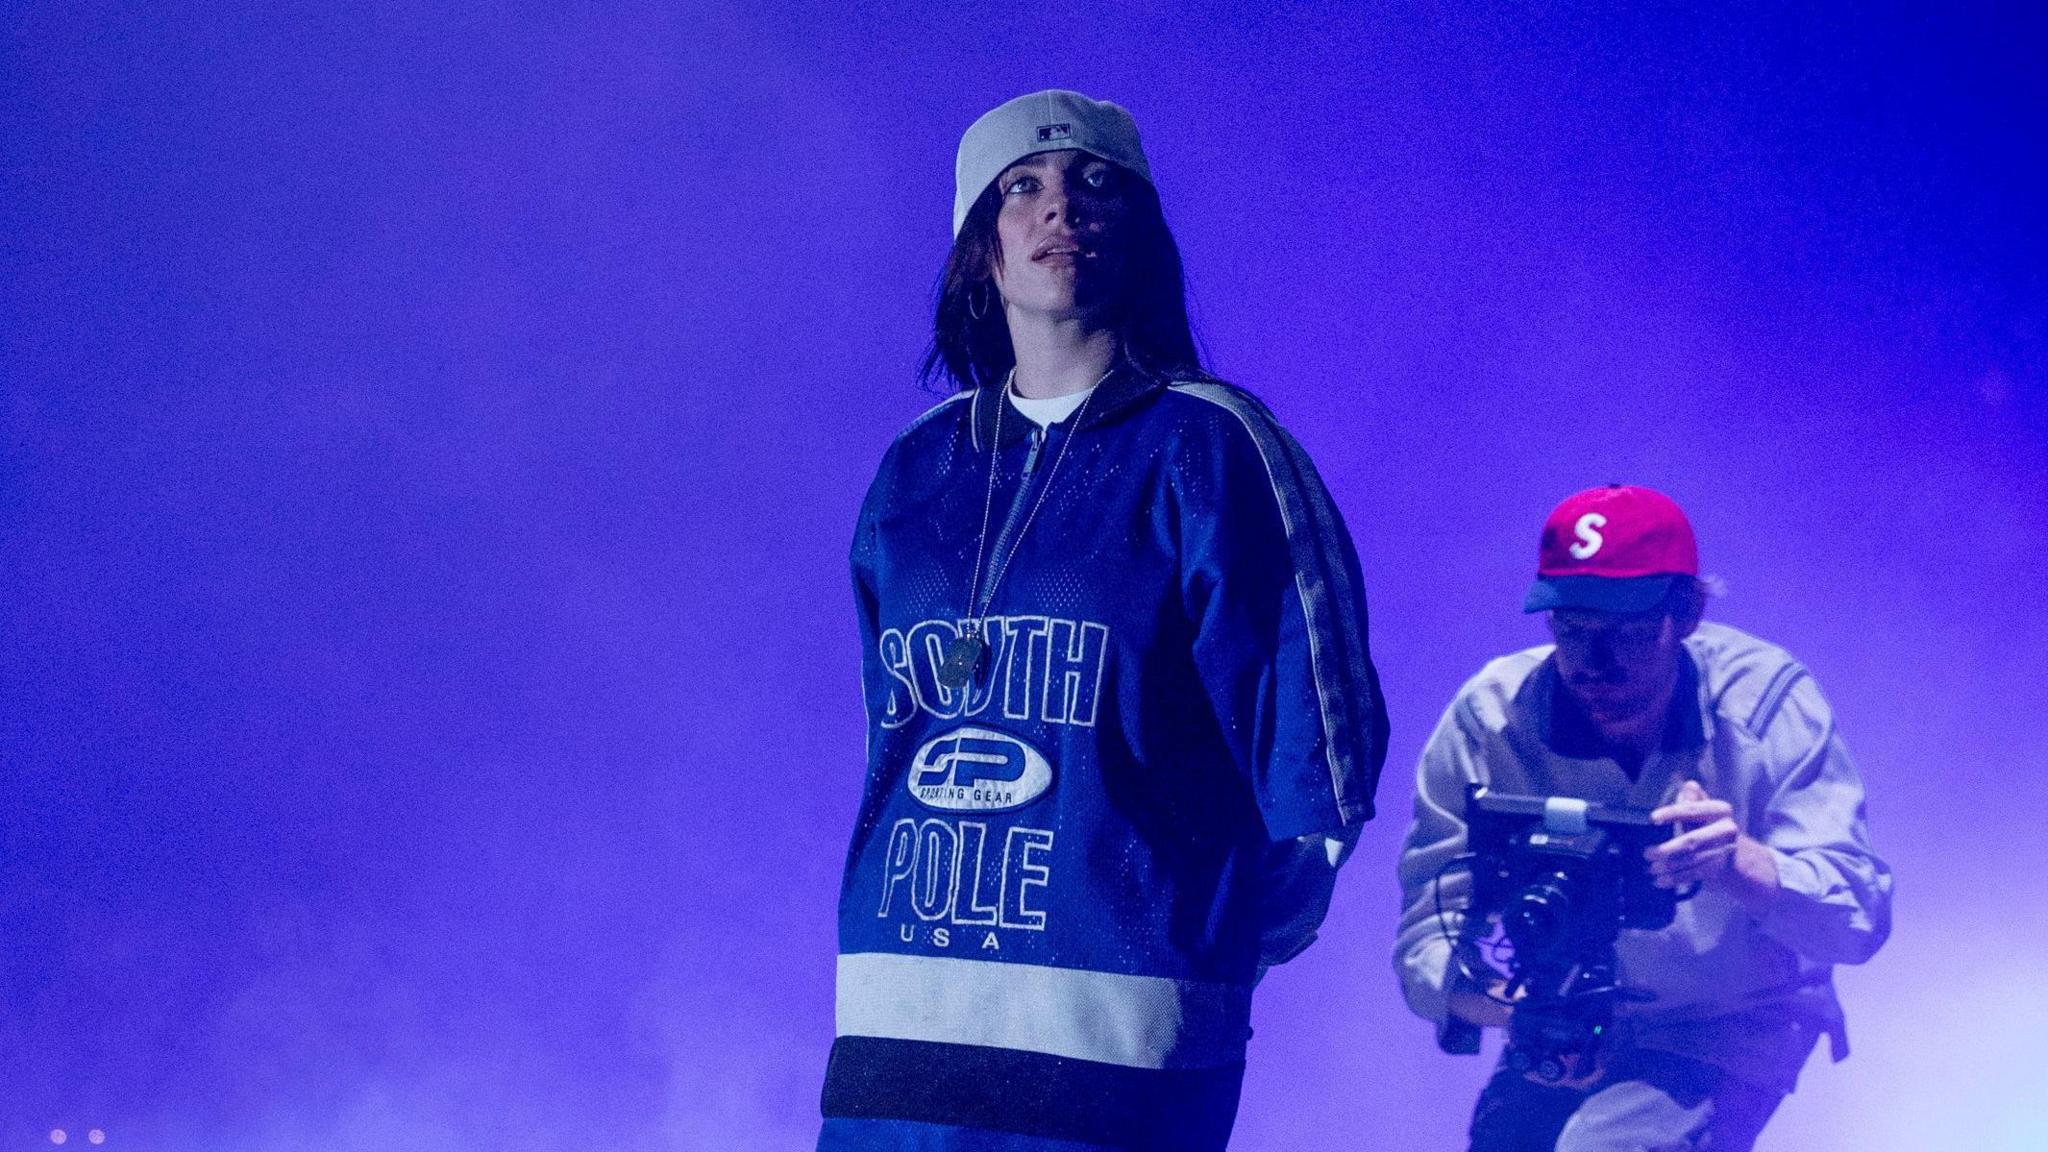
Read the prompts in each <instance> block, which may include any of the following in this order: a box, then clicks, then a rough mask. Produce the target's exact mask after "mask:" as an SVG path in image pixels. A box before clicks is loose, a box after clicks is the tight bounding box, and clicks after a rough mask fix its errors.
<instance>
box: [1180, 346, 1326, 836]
mask: <svg viewBox="0 0 2048 1152" xmlns="http://www.w3.org/2000/svg"><path fill="white" fill-rule="evenodd" d="M1171 387H1172V389H1173V390H1174V391H1175V392H1180V393H1183V394H1185V395H1188V396H1193V397H1195V398H1196V399H1198V400H1206V401H1208V402H1209V403H1211V404H1214V405H1216V406H1217V407H1218V408H1221V409H1223V410H1224V411H1225V412H1228V413H1230V414H1231V415H1232V416H1235V417H1237V422H1238V423H1239V424H1242V425H1244V430H1245V434H1246V435H1248V436H1250V437H1251V438H1252V447H1253V448H1255V449H1257V450H1258V453H1259V463H1261V464H1264V465H1265V466H1266V483H1267V485H1269V486H1270V487H1271V488H1272V489H1273V503H1274V505H1275V506H1276V507H1278V509H1279V511H1280V528H1281V530H1282V531H1284V532H1285V533H1286V534H1287V542H1288V546H1289V549H1290V551H1291V550H1292V548H1293V546H1294V542H1295V539H1296V537H1295V530H1294V522H1293V520H1292V519H1291V518H1290V517H1289V516H1288V515H1287V496H1286V494H1285V493H1283V492H1281V490H1280V477H1279V476H1278V475H1276V474H1275V473H1274V472H1273V461H1272V459H1271V458H1270V457H1268V456H1267V455H1266V444H1265V441H1264V440H1263V439H1261V438H1260V436H1259V430H1258V429H1256V428H1254V427H1252V422H1251V418H1250V417H1249V416H1247V415H1245V413H1244V410H1243V406H1242V405H1240V404H1238V403H1236V402H1235V399H1234V398H1233V397H1231V395H1230V393H1229V392H1228V391H1227V390H1225V389H1223V388H1220V387H1218V386H1217V385H1214V384H1200V383H1194V382H1187V383H1181V384H1174V385H1172V386H1171ZM1307 503H1308V502H1307V501H1306V500H1304V501H1302V504H1303V506H1304V507H1306V505H1307ZM1310 514H1311V515H1313V514H1314V513H1313V511H1312V510H1311V512H1310ZM1288 559H1289V560H1290V561H1292V560H1293V557H1292V556H1290V557H1289V558H1288ZM1309 562H1310V563H1315V562H1316V557H1314V556H1311V557H1310V560H1309ZM1294 591H1295V594H1296V595H1298V596H1299V597H1300V598H1301V615H1302V624H1303V628H1304V630H1305V631H1306V632H1307V633H1308V668H1309V675H1310V676H1311V677H1312V678H1313V679H1314V680H1315V682H1316V706H1317V708H1318V710H1320V711H1321V712H1322V721H1323V757H1324V759H1325V760H1326V761H1327V762H1328V765H1329V769H1330V796H1331V798H1332V799H1334V800H1335V801H1336V803H1337V809H1338V811H1340V812H1341V811H1343V810H1344V767H1343V765H1341V764H1339V763H1338V762H1337V756H1338V750H1337V741H1336V739H1335V736H1336V732H1337V725H1336V724H1334V723H1332V717H1333V715H1334V709H1335V706H1334V705H1333V704H1332V703H1331V700H1330V690H1329V687H1328V685H1326V684H1325V683H1324V682H1323V655H1322V646H1321V645H1319V644H1317V643H1316V617H1315V610H1314V604H1315V597H1314V593H1313V592H1312V591H1311V589H1310V588H1309V585H1308V582H1307V580H1306V579H1305V578H1304V575H1303V573H1302V570H1301V567H1300V566H1299V565H1296V566H1295V569H1294Z"/></svg>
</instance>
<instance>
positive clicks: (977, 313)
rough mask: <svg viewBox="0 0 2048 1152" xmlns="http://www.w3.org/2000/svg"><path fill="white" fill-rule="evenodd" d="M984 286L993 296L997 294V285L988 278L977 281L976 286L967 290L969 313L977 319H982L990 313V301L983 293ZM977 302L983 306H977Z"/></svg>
mask: <svg viewBox="0 0 2048 1152" xmlns="http://www.w3.org/2000/svg"><path fill="white" fill-rule="evenodd" d="M984 288H986V289H988V290H989V295H991V296H993V295H994V294H995V286H994V285H992V284H990V283H989V282H988V281H986V280H977V281H975V282H974V287H972V288H969V289H968V290H967V315H969V316H970V317H972V318H974V319H976V320H980V319H982V318H983V317H985V316H987V315H988V310H989V301H988V299H987V298H986V297H984V296H983V295H982V294H981V292H982V289H984ZM977 303H978V304H980V305H981V307H979V308H976V307H975V305H976V304H977Z"/></svg>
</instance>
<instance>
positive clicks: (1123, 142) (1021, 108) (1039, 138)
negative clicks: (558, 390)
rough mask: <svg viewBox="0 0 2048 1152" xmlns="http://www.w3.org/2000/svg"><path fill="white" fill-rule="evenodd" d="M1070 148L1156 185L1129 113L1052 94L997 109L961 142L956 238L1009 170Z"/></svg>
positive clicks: (1063, 92) (1071, 94) (1059, 90)
mask: <svg viewBox="0 0 2048 1152" xmlns="http://www.w3.org/2000/svg"><path fill="white" fill-rule="evenodd" d="M1070 148H1078V149H1080V150H1081V151H1083V152H1087V153H1090V154H1092V155H1095V156H1100V157H1102V158H1103V159H1104V160H1108V161H1111V162H1113V163H1117V164H1121V165H1123V166H1124V167H1126V168H1129V169H1130V170H1131V171H1133V172H1136V173H1137V174H1138V175H1140V176H1142V177H1144V178H1145V182H1146V183H1147V184H1150V183H1151V182H1152V166H1151V165H1150V164H1148V163H1146V162H1145V148H1144V146H1143V145H1141V144H1140V143H1138V125H1137V122H1136V121H1134V120H1132V119H1131V114H1130V113H1129V112H1126V111H1124V110H1123V109H1122V108H1119V107H1117V106H1116V105H1115V104H1111V103H1109V102H1107V101H1104V100H1090V99H1089V98H1088V97H1086V96H1083V95H1081V94H1080V93H1079V92H1069V91H1067V90H1066V89H1064V88H1048V89H1046V90H1045V91H1043V92H1033V93H1032V94H1031V95H1029V96H1019V97H1017V98H1016V99H1015V100H1012V101H1010V102H1008V103H1006V104H1002V105H999V106H997V107H996V108H994V109H991V110H990V111H988V112H986V113H984V114H983V115H982V117H981V119H979V120H976V121H975V122H974V124H973V125H972V126H971V127H969V128H968V129H967V134H966V135H964V136H962V137H960V154H959V156H958V157H957V158H956V159H955V160H954V162H953V235H954V236H956V237H957V236H959V235H960V226H961V225H963V224H965V223H967V212H968V210H969V209H971V208H973V207H974V202H975V201H976V200H978V199H980V198H981V194H982V191H983V190H984V189H986V188H987V187H988V186H989V182H990V181H991V180H994V179H995V178H996V177H998V176H1000V175H1002V174H1003V169H1005V168H1008V167H1009V166H1010V165H1012V164H1015V163H1016V162H1017V161H1019V160H1022V159H1023V158H1024V157H1026V156H1031V155H1034V154H1036V153H1039V152H1060V151H1065V150H1067V149H1070Z"/></svg>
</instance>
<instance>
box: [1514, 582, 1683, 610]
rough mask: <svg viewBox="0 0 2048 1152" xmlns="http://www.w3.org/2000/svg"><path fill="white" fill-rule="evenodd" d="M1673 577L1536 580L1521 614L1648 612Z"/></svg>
mask: <svg viewBox="0 0 2048 1152" xmlns="http://www.w3.org/2000/svg"><path fill="white" fill-rule="evenodd" d="M1676 579H1678V577H1676V576H1629V577H1623V578H1617V577H1613V576H1538V577H1537V578H1536V583H1534V584H1532V585H1530V586H1529V595H1528V597H1527V598H1526V599H1524V600H1523V601H1522V611H1524V612H1549V611H1551V610H1552V609H1556V608H1585V609H1589V610H1591V611H1594V612H1622V613H1629V612H1648V611H1649V610H1650V609H1652V608H1655V607H1656V606H1657V605H1658V604H1659V603H1661V602H1662V601H1663V599H1664V594H1665V593H1667V592H1669V591H1671V582H1672V581H1673V580H1676Z"/></svg>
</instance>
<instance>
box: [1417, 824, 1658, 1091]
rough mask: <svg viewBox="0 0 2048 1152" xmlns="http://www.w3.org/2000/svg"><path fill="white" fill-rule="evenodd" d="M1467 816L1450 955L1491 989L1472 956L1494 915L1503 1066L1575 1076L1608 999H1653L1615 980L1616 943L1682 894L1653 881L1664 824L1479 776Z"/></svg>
mask: <svg viewBox="0 0 2048 1152" xmlns="http://www.w3.org/2000/svg"><path fill="white" fill-rule="evenodd" d="M1465 825H1466V828H1467V846H1468V855H1469V860H1470V864H1471V869H1472V903H1471V907H1470V909H1469V910H1468V915H1467V916H1466V918H1465V925H1464V930H1463V931H1462V932H1461V933H1460V934H1459V940H1458V941H1457V946H1456V948H1455V950H1454V953H1453V955H1454V957H1455V958H1456V959H1457V962H1458V964H1459V965H1460V966H1461V970H1462V971H1465V972H1466V974H1467V975H1468V976H1471V978H1473V979H1474V980H1478V981H1479V983H1480V987H1482V988H1484V987H1489V986H1490V985H1491V983H1492V981H1491V980H1490V979H1480V977H1479V976H1474V975H1472V973H1471V971H1470V962H1469V958H1470V957H1473V956H1476V955H1479V954H1480V951H1481V949H1480V944H1481V941H1482V940H1484V939H1485V938H1486V937H1487V936H1489V935H1490V934H1491V925H1492V924H1493V923H1494V922H1495V921H1496V920H1497V921H1498V923H1499V925H1500V934H1501V936H1503V937H1505V939H1506V943H1507V945H1508V949H1509V951H1510V955H1509V956H1508V960H1507V973H1506V976H1507V989H1506V992H1507V997H1508V999H1509V1000H1511V1001H1512V1002H1513V1005H1514V1015H1513V1018H1512V1021H1513V1022H1512V1024H1511V1025H1510V1028H1509V1032H1508V1050H1507V1061H1508V1066H1509V1067H1511V1068H1513V1069H1515V1070H1516V1071H1518V1072H1523V1073H1526V1074H1528V1075H1530V1076H1531V1077H1533V1078H1535V1079H1537V1080H1541V1081H1543V1082H1545V1083H1556V1082H1558V1081H1560V1080H1564V1079H1566V1078H1568V1077H1571V1076H1574V1075H1577V1074H1580V1073H1581V1072H1582V1071H1583V1070H1584V1068H1585V1067H1587V1066H1588V1065H1589V1064H1590V1061H1591V1059H1592V1058H1593V1057H1594V1055H1595V1054H1596V1053H1597V1050H1598V1049H1599V1046H1600V1044H1601V1042H1602V1040H1603V1039H1605V1037H1606V1035H1607V1032H1608V1030H1609V1028H1610V1027H1611V1026H1612V1025H1613V1023H1614V1009H1615V1005H1616V1003H1617V1002H1618V1001H1621V1000H1624V999H1629V1000H1643V999H1648V998H1649V997H1648V994H1647V993H1643V992H1638V991H1631V990H1629V989H1625V988H1622V987H1620V985H1619V984H1618V983H1617V982H1616V976H1615V956H1614V945H1615V941H1616V940H1617V939H1618V938H1619V936H1620V934H1621V930H1622V929H1624V928H1635V929H1647V930H1654V929H1658V928H1663V927H1665V926H1667V925H1669V924H1670V923H1671V920H1672V917H1674V916H1675V915H1677V912H1678V901H1679V900H1680V899H1682V898H1683V897H1681V896H1680V895H1679V894H1678V893H1676V892H1674V891H1672V890H1671V889H1668V888H1659V887H1658V886H1657V885H1656V883H1655V882H1654V881H1653V880H1652V878H1651V876H1650V871H1649V865H1648V864H1647V863H1645V862H1644V860H1643V851H1644V849H1647V848H1649V847H1650V846H1651V845H1653V844H1656V843H1658V842H1660V841H1662V840H1665V839H1668V838H1669V837H1670V836H1671V833H1672V830H1671V828H1670V827H1669V826H1667V825H1660V824H1652V823H1651V822H1650V814H1649V813H1648V812H1647V811H1643V810H1640V809H1634V808H1610V807H1607V806H1605V805H1600V804H1590V803H1587V802H1586V801H1584V800H1576V799H1572V798H1570V797H1565V796H1548V797H1546V796H1511V795H1500V794H1496V793H1494V792H1492V791H1491V790H1489V789H1488V788H1487V787H1486V786H1485V785H1483V784H1468V785H1467V786H1466V788H1465ZM1687 895H1690V893H1688V894H1687Z"/></svg>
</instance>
